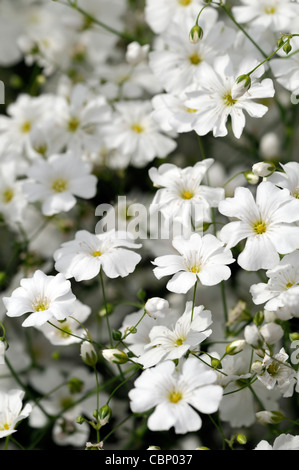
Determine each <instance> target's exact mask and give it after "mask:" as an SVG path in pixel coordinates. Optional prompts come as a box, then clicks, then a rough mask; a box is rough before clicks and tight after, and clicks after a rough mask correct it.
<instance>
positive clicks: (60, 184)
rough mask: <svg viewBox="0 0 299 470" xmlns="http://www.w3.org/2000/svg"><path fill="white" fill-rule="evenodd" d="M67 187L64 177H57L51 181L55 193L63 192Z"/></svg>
mask: <svg viewBox="0 0 299 470" xmlns="http://www.w3.org/2000/svg"><path fill="white" fill-rule="evenodd" d="M67 188H68V183H67V181H66V180H65V179H63V178H59V179H57V180H55V181H53V183H52V189H53V191H54V192H55V193H63V192H64V191H66V190H67Z"/></svg>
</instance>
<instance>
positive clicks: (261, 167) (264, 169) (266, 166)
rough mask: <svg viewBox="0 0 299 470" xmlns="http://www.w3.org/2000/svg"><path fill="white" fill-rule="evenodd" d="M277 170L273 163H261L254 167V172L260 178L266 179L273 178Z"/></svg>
mask: <svg viewBox="0 0 299 470" xmlns="http://www.w3.org/2000/svg"><path fill="white" fill-rule="evenodd" d="M275 170H276V166H275V165H274V163H271V162H259V163H255V164H254V165H253V166H252V172H253V173H254V174H255V175H256V176H259V177H262V178H266V177H267V176H271V175H272V173H274V171H275Z"/></svg>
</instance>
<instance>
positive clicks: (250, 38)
mask: <svg viewBox="0 0 299 470" xmlns="http://www.w3.org/2000/svg"><path fill="white" fill-rule="evenodd" d="M219 6H220V7H221V8H222V10H223V11H224V13H225V14H226V15H227V16H228V17H229V18H230V19H231V20H232V22H233V23H234V24H235V25H236V26H237V28H239V29H240V31H242V33H243V34H244V35H245V36H246V37H247V39H249V41H250V42H251V43H252V44H253V45H254V46H255V47H256V48H257V50H258V51H259V52H260V53H261V54H262V56H264V57H265V58H266V57H267V54H266V52H265V51H263V49H261V47H260V46H259V45H258V44H257V43H256V42H255V40H254V39H253V38H252V37H251V36H250V34H248V33H247V31H246V30H245V29H244V28H243V26H241V25H240V23H238V22H237V20H236V19H235V18H234V16H233V15H232V14H231V12H230V11H229V10H228V9H227V8H226V6H225V5H222V4H220V5H219Z"/></svg>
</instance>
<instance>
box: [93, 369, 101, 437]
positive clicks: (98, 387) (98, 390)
mask: <svg viewBox="0 0 299 470" xmlns="http://www.w3.org/2000/svg"><path fill="white" fill-rule="evenodd" d="M93 371H94V375H95V378H96V387H97V393H96V395H97V424H98V422H99V409H100V401H99V400H100V398H99V395H100V384H99V377H98V371H97V368H96V366H93ZM96 432H97V442H100V429H99V426H97V428H96Z"/></svg>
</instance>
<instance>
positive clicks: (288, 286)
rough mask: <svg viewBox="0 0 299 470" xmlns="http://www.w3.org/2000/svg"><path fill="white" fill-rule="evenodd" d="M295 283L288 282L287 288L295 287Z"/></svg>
mask: <svg viewBox="0 0 299 470" xmlns="http://www.w3.org/2000/svg"><path fill="white" fill-rule="evenodd" d="M293 285H294V284H293V282H288V283H287V284H286V288H287V289H290V288H291V287H293Z"/></svg>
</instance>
